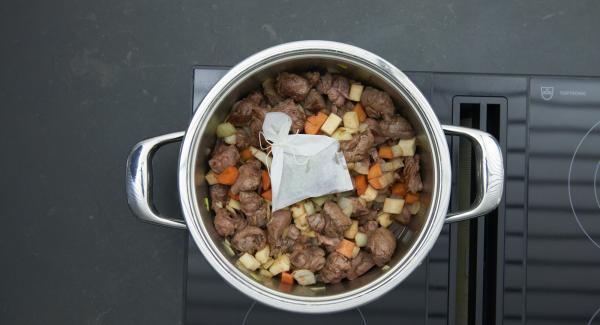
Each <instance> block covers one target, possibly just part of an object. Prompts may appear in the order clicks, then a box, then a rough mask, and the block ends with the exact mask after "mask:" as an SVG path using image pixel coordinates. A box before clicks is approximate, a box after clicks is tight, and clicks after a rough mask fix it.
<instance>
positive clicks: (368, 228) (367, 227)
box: [358, 214, 379, 235]
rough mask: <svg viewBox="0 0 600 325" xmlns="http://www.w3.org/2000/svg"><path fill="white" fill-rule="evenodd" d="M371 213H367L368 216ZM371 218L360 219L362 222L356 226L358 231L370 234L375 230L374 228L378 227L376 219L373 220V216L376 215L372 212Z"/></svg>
mask: <svg viewBox="0 0 600 325" xmlns="http://www.w3.org/2000/svg"><path fill="white" fill-rule="evenodd" d="M370 215H371V214H369V216H370ZM373 217H374V218H373V219H371V220H368V219H364V220H362V224H361V225H360V226H359V227H358V231H360V232H362V233H364V234H367V235H368V234H370V233H371V232H372V231H375V229H377V228H379V224H378V223H377V221H375V218H376V217H377V215H375V214H373Z"/></svg>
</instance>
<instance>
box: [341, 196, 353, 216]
mask: <svg viewBox="0 0 600 325" xmlns="http://www.w3.org/2000/svg"><path fill="white" fill-rule="evenodd" d="M337 203H338V205H339V206H340V209H342V212H344V214H345V215H347V216H348V217H350V216H351V215H352V213H353V212H354V206H353V205H352V200H350V199H349V198H347V197H341V198H339V199H338V201H337Z"/></svg>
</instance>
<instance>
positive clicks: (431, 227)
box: [178, 40, 451, 313]
mask: <svg viewBox="0 0 600 325" xmlns="http://www.w3.org/2000/svg"><path fill="white" fill-rule="evenodd" d="M304 56H306V57H311V56H312V57H333V58H337V59H341V60H346V61H350V62H353V63H355V64H359V65H361V66H364V67H365V68H367V69H370V70H372V71H373V72H374V73H377V74H379V75H380V76H381V77H383V78H384V79H385V80H386V82H388V83H389V84H390V85H391V86H393V88H394V89H395V90H397V91H400V92H401V94H402V96H403V97H404V98H405V100H406V102H407V103H408V104H409V105H410V106H411V108H412V109H413V110H416V113H417V115H418V117H419V119H420V120H421V123H422V124H423V126H424V129H425V133H426V136H427V137H428V139H429V142H430V145H431V152H432V157H433V168H432V173H433V188H432V196H431V205H430V206H431V208H430V211H429V215H428V216H427V221H426V223H425V225H424V226H423V229H422V230H421V232H420V233H419V235H418V238H417V240H416V241H415V243H414V244H413V245H412V247H411V248H410V249H409V250H408V252H407V253H406V254H405V255H404V256H403V257H402V258H401V260H400V261H398V263H396V265H395V266H393V267H392V268H391V269H390V270H388V271H387V272H386V273H385V274H383V275H381V276H380V277H378V278H377V279H375V280H374V281H372V282H371V283H369V284H367V285H364V286H362V287H360V288H356V289H353V290H350V291H348V292H344V293H340V294H336V295H331V296H319V297H306V296H296V295H291V294H286V293H283V292H279V291H276V290H273V289H270V288H268V287H266V286H263V285H261V284H260V283H257V282H255V281H253V280H252V279H251V278H250V277H249V276H248V275H246V274H244V273H243V272H242V271H240V270H239V269H238V268H237V267H236V266H235V265H234V264H232V263H231V262H230V261H229V260H228V259H227V258H226V257H225V256H223V255H222V253H221V252H220V250H219V248H218V247H217V246H216V244H215V243H214V242H213V241H212V239H211V238H210V236H209V234H208V232H207V231H206V229H205V228H204V226H203V225H202V223H201V220H202V218H201V212H200V209H199V203H198V201H197V196H196V187H195V182H194V172H195V166H196V163H195V159H196V157H197V154H198V150H199V148H198V147H199V146H198V143H199V140H200V138H201V136H200V135H202V134H203V133H204V130H205V128H206V124H207V122H208V120H209V117H210V116H211V115H212V114H213V113H214V111H215V109H216V108H217V107H218V106H219V103H220V100H221V99H222V98H223V97H224V96H223V95H224V94H226V93H227V92H228V91H230V90H231V89H233V88H234V87H235V85H236V83H237V82H238V81H240V80H241V79H242V77H244V76H245V75H247V74H252V72H253V71H254V70H255V69H256V68H258V67H261V66H263V65H265V64H267V63H273V61H277V60H285V59H289V58H290V57H304ZM178 185H179V195H180V203H181V207H182V210H183V214H184V218H185V221H186V224H187V225H188V229H189V231H190V233H191V235H192V238H193V239H194V241H195V243H196V245H197V246H198V248H199V250H200V251H201V252H202V254H203V255H204V257H205V258H206V260H207V261H208V262H209V263H210V264H211V266H212V267H213V268H214V269H215V271H217V272H218V273H219V274H220V275H221V276H222V277H223V278H224V279H225V280H226V281H227V282H228V283H229V284H230V285H232V286H234V287H235V288H237V289H238V290H240V291H242V292H243V293H244V294H246V295H247V296H249V297H250V298H253V299H256V300H258V301H260V302H262V303H265V304H267V305H270V306H272V307H275V308H279V309H283V310H288V311H293V312H305V313H323V312H336V311H342V310H346V309H349V308H354V307H357V306H359V305H362V304H365V303H367V302H369V301H372V300H374V299H376V298H378V297H380V296H381V295H383V294H385V293H386V292H388V291H390V290H392V289H393V288H394V287H395V286H396V285H398V284H399V283H400V282H402V281H403V280H404V279H405V278H406V277H407V276H408V275H409V274H411V273H412V271H413V270H414V269H415V268H416V267H417V266H419V265H420V264H421V263H422V261H423V259H424V258H425V257H426V256H427V254H428V253H429V251H430V250H431V248H432V247H433V245H434V243H435V242H436V240H437V238H438V236H439V234H440V232H441V230H442V227H443V224H444V221H445V218H446V213H447V209H448V203H449V200H450V185H451V168H450V155H449V151H448V146H447V142H446V138H445V135H444V133H443V130H442V126H441V124H440V123H439V120H438V119H437V116H436V115H435V113H434V112H433V109H432V108H431V106H430V104H429V102H428V101H427V100H426V99H425V97H424V96H423V94H422V93H421V92H420V91H419V90H418V89H417V87H416V86H415V85H414V84H413V83H412V81H410V79H408V77H407V76H406V75H405V74H404V73H403V72H401V71H400V70H399V69H398V68H396V67H395V66H393V65H392V64H391V63H389V62H387V61H386V60H384V59H382V58H381V57H379V56H377V55H375V54H373V53H371V52H368V51H366V50H363V49H361V48H358V47H355V46H352V45H348V44H344V43H338V42H332V41H319V40H311V41H298V42H291V43H285V44H281V45H277V46H274V47H271V48H268V49H265V50H263V51H261V52H258V53H256V54H254V55H252V56H250V57H248V58H247V59H245V60H243V61H242V62H240V63H239V64H237V65H236V66H234V67H233V68H232V69H231V70H230V71H229V72H227V73H226V74H225V75H224V76H223V77H222V78H221V79H220V80H219V81H218V82H217V83H216V84H215V86H214V87H213V88H212V89H211V90H210V91H209V92H208V94H207V95H206V97H205V98H204V99H203V100H202V102H201V103H200V104H199V106H198V109H197V111H196V113H195V114H194V116H193V118H192V120H191V122H190V125H189V127H188V129H187V131H186V134H185V137H184V139H183V142H182V145H181V151H180V155H179V169H178Z"/></svg>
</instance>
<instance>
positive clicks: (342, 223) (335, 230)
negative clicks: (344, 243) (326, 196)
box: [323, 201, 352, 237]
mask: <svg viewBox="0 0 600 325" xmlns="http://www.w3.org/2000/svg"><path fill="white" fill-rule="evenodd" d="M323 216H324V217H325V220H326V222H325V223H326V225H325V228H324V229H323V234H324V235H325V236H329V237H338V236H341V235H343V234H344V232H345V231H346V230H348V228H350V226H351V225H352V220H350V218H349V217H348V216H347V215H346V214H344V212H343V211H342V209H341V208H340V206H339V205H337V203H335V202H333V201H327V202H325V204H324V205H323Z"/></svg>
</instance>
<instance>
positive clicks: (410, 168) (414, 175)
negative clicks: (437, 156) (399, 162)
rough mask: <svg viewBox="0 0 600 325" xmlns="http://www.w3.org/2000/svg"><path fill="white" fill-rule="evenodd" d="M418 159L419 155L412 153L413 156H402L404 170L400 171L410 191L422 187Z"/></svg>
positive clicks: (415, 190) (416, 190) (414, 191)
mask: <svg viewBox="0 0 600 325" xmlns="http://www.w3.org/2000/svg"><path fill="white" fill-rule="evenodd" d="M419 161H420V157H419V155H414V157H404V170H403V171H402V174H403V176H404V181H405V182H406V187H407V188H408V191H409V192H412V193H416V192H419V191H420V190H422V189H423V183H422V182H421V174H420V173H419V169H420V167H419Z"/></svg>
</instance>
